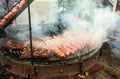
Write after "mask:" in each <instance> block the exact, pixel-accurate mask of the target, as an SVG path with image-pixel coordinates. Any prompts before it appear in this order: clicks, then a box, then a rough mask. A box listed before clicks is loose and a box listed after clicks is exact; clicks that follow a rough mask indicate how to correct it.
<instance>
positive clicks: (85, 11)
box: [63, 0, 118, 42]
mask: <svg viewBox="0 0 120 79" xmlns="http://www.w3.org/2000/svg"><path fill="white" fill-rule="evenodd" d="M96 1H97V0H77V2H76V5H75V6H74V9H73V13H74V14H75V17H74V18H73V16H71V18H70V16H69V17H68V15H70V14H66V15H67V16H64V17H63V18H65V19H66V18H67V19H68V21H69V20H70V21H69V22H71V23H69V24H70V26H71V27H70V28H69V30H76V29H84V30H88V31H89V32H90V33H92V34H93V37H94V38H95V39H97V40H99V41H100V42H104V41H105V40H106V39H107V35H108V33H109V32H110V31H112V30H113V29H115V27H116V21H117V19H118V15H117V14H116V13H115V12H112V11H111V8H110V7H106V8H103V7H100V5H101V3H100V5H99V6H98V4H97V3H96ZM78 15H79V16H80V19H77V16H78Z"/></svg>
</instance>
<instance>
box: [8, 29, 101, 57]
mask: <svg viewBox="0 0 120 79" xmlns="http://www.w3.org/2000/svg"><path fill="white" fill-rule="evenodd" d="M32 41H33V55H34V57H37V56H43V57H48V56H50V54H51V50H52V51H54V54H56V55H58V56H59V57H60V58H64V57H66V56H69V55H72V54H74V53H75V52H76V51H77V50H82V49H84V48H85V47H86V46H89V47H96V46H98V44H99V42H98V41H97V40H95V39H93V38H92V35H91V34H90V33H89V32H87V31H81V30H75V31H72V32H65V33H64V34H62V35H57V36H53V37H45V38H42V39H32ZM6 46H7V47H8V48H11V49H13V48H22V49H23V51H22V52H21V53H22V56H23V57H25V58H29V57H31V55H30V47H29V46H30V44H29V41H24V42H15V41H13V40H9V41H7V42H6Z"/></svg>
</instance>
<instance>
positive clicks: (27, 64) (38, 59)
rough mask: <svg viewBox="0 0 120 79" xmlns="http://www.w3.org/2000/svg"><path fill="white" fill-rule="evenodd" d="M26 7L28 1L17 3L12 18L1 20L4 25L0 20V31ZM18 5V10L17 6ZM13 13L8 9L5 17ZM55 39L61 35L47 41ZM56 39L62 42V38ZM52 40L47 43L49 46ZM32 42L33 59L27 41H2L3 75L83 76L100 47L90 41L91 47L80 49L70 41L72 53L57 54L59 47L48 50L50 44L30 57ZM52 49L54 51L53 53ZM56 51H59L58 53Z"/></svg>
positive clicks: (47, 78)
mask: <svg viewBox="0 0 120 79" xmlns="http://www.w3.org/2000/svg"><path fill="white" fill-rule="evenodd" d="M32 1H33V0H30V3H31V2H32ZM22 2H24V3H22ZM27 3H28V0H21V1H20V2H18V3H17V4H16V5H15V6H14V7H17V8H18V7H19V8H18V9H17V11H15V12H14V15H12V14H11V15H10V16H11V17H9V18H6V16H4V17H3V19H2V20H5V21H4V23H3V22H2V20H1V21H0V27H1V28H4V29H5V28H6V27H7V26H8V25H9V24H10V23H11V22H12V21H13V20H14V19H15V18H16V17H17V16H18V15H19V14H20V13H21V12H22V11H23V10H24V9H25V8H26V7H27V5H28V4H27ZM30 3H29V4H30ZM20 4H21V6H18V5H20ZM13 10H14V8H12V9H11V10H10V11H9V12H8V13H7V14H6V15H9V14H10V12H13ZM72 33H73V32H72ZM76 33H77V34H78V35H79V33H80V32H79V31H75V35H74V34H73V35H74V36H76ZM87 34H88V33H87ZM59 36H62V35H57V36H53V37H50V38H52V40H54V39H55V40H57V38H59ZM83 36H84V35H83ZM48 38H49V37H48ZM73 38H74V37H73ZM45 39H46V38H45ZM60 39H62V40H63V37H62V38H60ZM75 39H76V38H75ZM78 39H79V38H78ZM37 40H38V41H42V43H43V45H44V44H45V43H44V41H46V40H44V38H43V40H41V39H37ZM52 40H50V41H51V42H52ZM64 40H65V39H64ZM91 40H92V39H91ZM32 41H33V48H32V49H33V57H32V56H31V51H30V44H29V43H28V41H22V42H18V41H15V40H11V39H9V40H7V41H5V42H4V44H3V45H1V53H0V63H1V64H2V65H3V66H4V67H5V68H6V70H7V71H9V72H11V73H13V74H15V75H18V76H22V77H25V78H33V79H66V78H68V77H70V76H73V75H77V74H83V73H85V72H86V71H87V70H88V69H90V68H91V67H92V66H94V65H95V64H96V63H97V60H98V58H99V56H100V51H99V50H100V48H101V45H99V42H97V41H95V40H92V41H93V42H94V43H91V44H89V43H88V42H87V43H85V44H88V45H84V46H80V47H79V46H78V45H80V44H77V43H79V42H77V43H76V41H74V43H75V44H74V43H72V45H71V47H74V45H75V47H74V48H71V49H73V51H71V50H70V52H67V53H65V52H64V53H63V52H61V50H62V49H61V50H60V48H61V47H60V48H59V46H58V45H59V44H58V45H57V46H55V45H53V46H54V47H53V48H52V47H49V46H50V45H49V44H48V43H50V42H48V43H47V45H48V47H47V45H46V46H45V47H44V46H43V47H40V49H39V51H41V50H42V49H44V51H43V52H42V53H41V54H39V55H38V54H37V55H36V54H34V53H35V52H36V50H35V49H36V47H35V46H34V39H32ZM68 41H69V40H68ZM68 41H65V42H63V43H62V44H64V43H66V42H67V43H66V44H71V42H70V41H69V42H68ZM84 42H85V41H84ZM96 42H97V43H96ZM26 43H27V44H26ZM66 44H64V46H66ZM60 45H61V44H60ZM54 48H57V50H56V49H54ZM68 49H70V47H69V46H68V47H67V48H66V50H68ZM37 50H38V49H37ZM58 50H60V51H59V52H58ZM46 51H47V52H46ZM24 52H25V53H24ZM61 53H62V54H61ZM31 60H32V61H33V64H31ZM46 73H47V74H46Z"/></svg>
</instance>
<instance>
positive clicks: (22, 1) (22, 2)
mask: <svg viewBox="0 0 120 79" xmlns="http://www.w3.org/2000/svg"><path fill="white" fill-rule="evenodd" d="M25 3H26V0H21V1H20V5H19V8H21V7H22V6H23V5H24V4H25Z"/></svg>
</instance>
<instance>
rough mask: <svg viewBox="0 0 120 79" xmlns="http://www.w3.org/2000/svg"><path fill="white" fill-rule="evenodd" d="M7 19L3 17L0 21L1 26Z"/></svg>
mask: <svg viewBox="0 0 120 79" xmlns="http://www.w3.org/2000/svg"><path fill="white" fill-rule="evenodd" d="M6 22H7V21H6V20H5V19H4V18H3V19H2V20H1V21H0V25H1V26H3V25H4V24H5V23H6Z"/></svg>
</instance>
